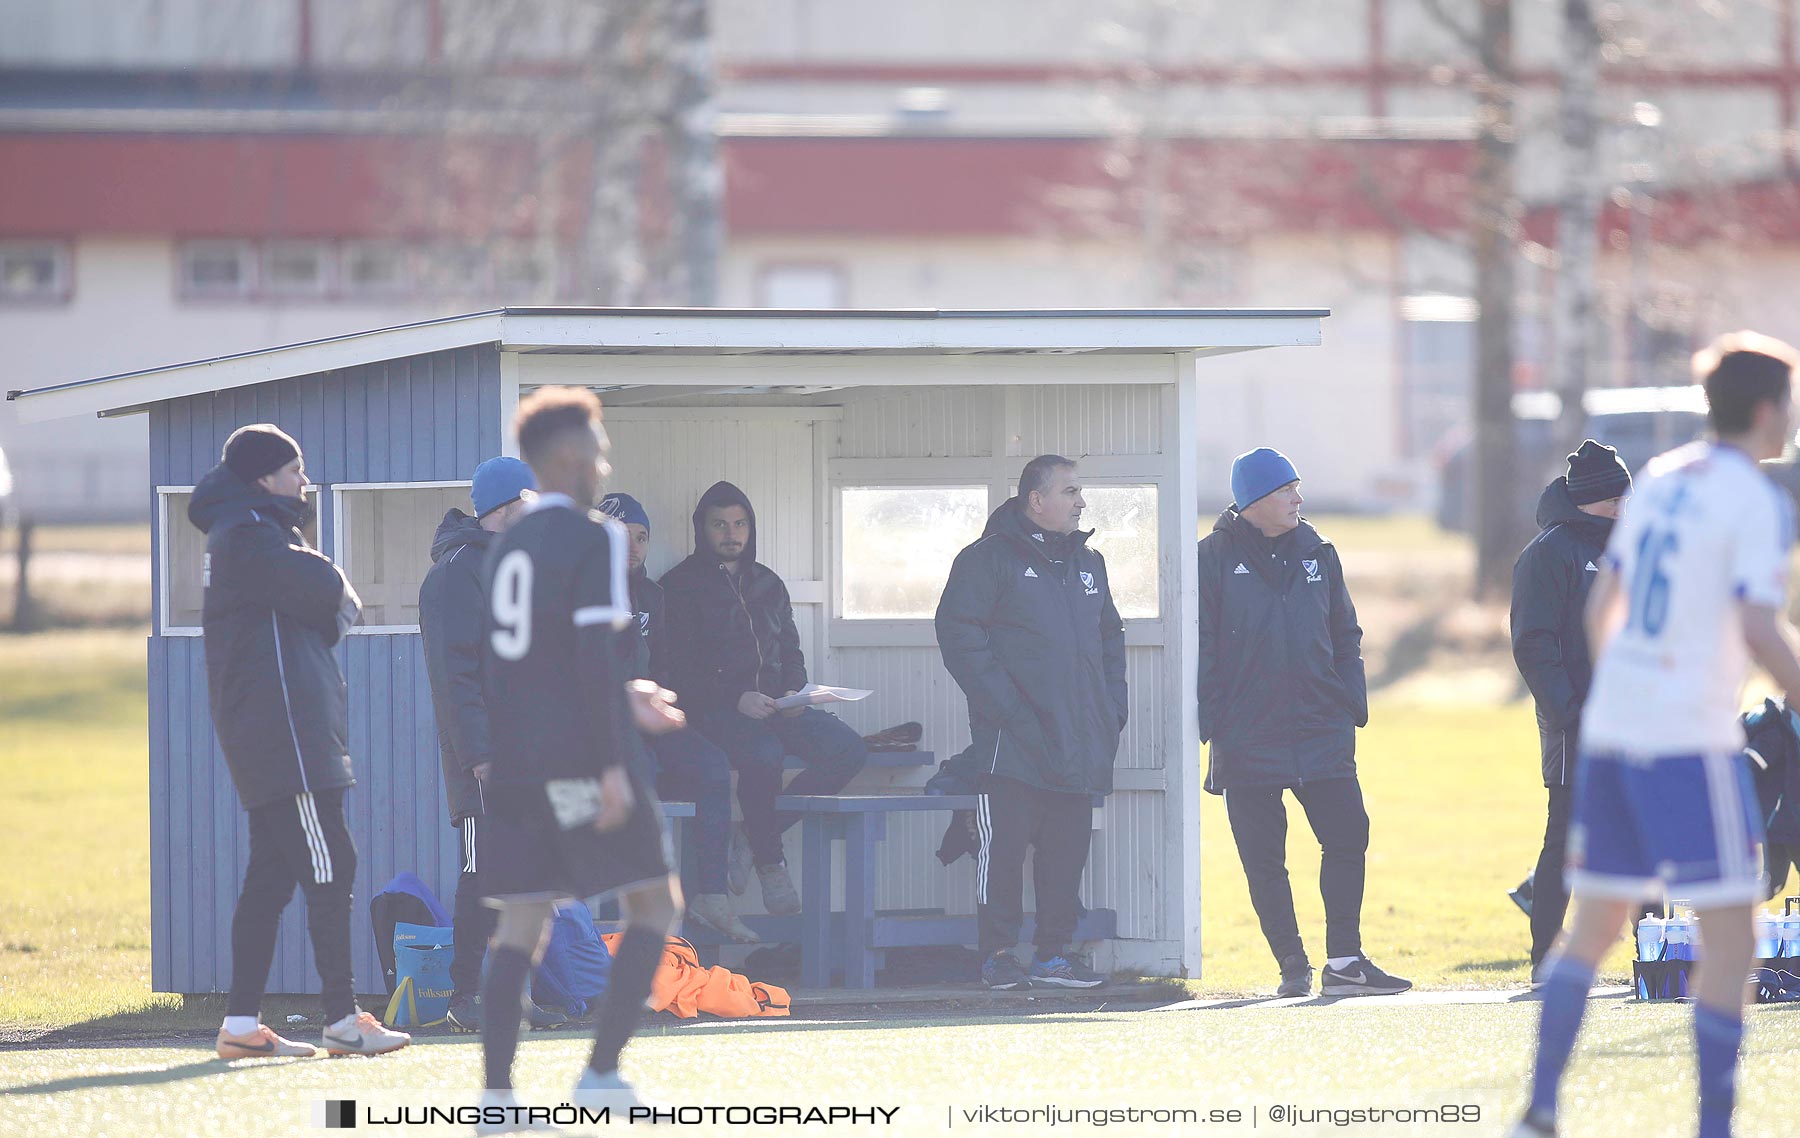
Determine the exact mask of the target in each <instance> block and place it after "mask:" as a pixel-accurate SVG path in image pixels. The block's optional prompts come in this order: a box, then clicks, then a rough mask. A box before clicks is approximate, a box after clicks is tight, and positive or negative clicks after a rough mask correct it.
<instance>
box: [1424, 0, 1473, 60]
mask: <svg viewBox="0 0 1800 1138" xmlns="http://www.w3.org/2000/svg"><path fill="white" fill-rule="evenodd" d="M1477 2H1478V3H1479V2H1483V0H1477ZM1419 7H1420V8H1423V9H1424V10H1425V14H1426V15H1427V16H1430V17H1431V20H1432V22H1433V23H1435V24H1436V25H1438V27H1440V28H1442V29H1444V30H1445V31H1446V32H1449V33H1450V35H1451V36H1452V37H1454V38H1455V39H1456V41H1457V42H1458V43H1460V44H1462V45H1463V46H1464V47H1466V48H1468V49H1469V51H1470V52H1471V53H1474V54H1476V55H1479V54H1480V53H1481V35H1480V33H1479V32H1477V31H1476V30H1475V29H1474V28H1472V27H1470V26H1469V25H1467V24H1465V23H1463V22H1462V21H1461V20H1460V19H1458V18H1457V17H1455V16H1453V15H1451V14H1450V10H1449V9H1448V8H1446V7H1445V6H1444V0H1419Z"/></svg>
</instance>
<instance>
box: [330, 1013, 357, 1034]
mask: <svg viewBox="0 0 1800 1138" xmlns="http://www.w3.org/2000/svg"><path fill="white" fill-rule="evenodd" d="M355 1026H356V1013H355V1012H351V1013H350V1014H349V1015H347V1016H345V1017H344V1018H343V1019H340V1020H338V1021H337V1022H336V1023H334V1024H332V1025H331V1028H330V1030H332V1031H336V1032H339V1033H342V1032H346V1031H349V1030H350V1029H351V1028H353V1027H355Z"/></svg>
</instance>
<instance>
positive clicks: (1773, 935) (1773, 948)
mask: <svg viewBox="0 0 1800 1138" xmlns="http://www.w3.org/2000/svg"><path fill="white" fill-rule="evenodd" d="M1780 955H1781V938H1780V932H1779V930H1778V928H1777V926H1776V924H1775V914H1773V913H1768V912H1761V913H1757V914H1756V958H1757V959H1758V960H1767V959H1769V958H1770V957H1772V956H1780Z"/></svg>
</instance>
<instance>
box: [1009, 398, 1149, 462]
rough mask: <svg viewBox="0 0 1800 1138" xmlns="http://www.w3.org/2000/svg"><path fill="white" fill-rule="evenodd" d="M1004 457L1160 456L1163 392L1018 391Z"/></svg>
mask: <svg viewBox="0 0 1800 1138" xmlns="http://www.w3.org/2000/svg"><path fill="white" fill-rule="evenodd" d="M1014 390H1015V391H1016V392H1017V399H1018V410H1017V418H1016V420H1015V421H1014V422H1012V423H1009V424H1008V442H1007V453H1008V454H1009V455H1017V456H1019V457H1021V458H1030V457H1031V456H1032V455H1037V454H1061V455H1066V456H1068V457H1069V458H1082V457H1084V456H1086V455H1099V454H1161V453H1162V447H1163V410H1162V389H1161V388H1159V387H1153V386H1150V385H1148V384H1119V385H1116V386H1111V387H1100V386H1067V387H1055V386H1043V387H1020V388H1016V389H1014Z"/></svg>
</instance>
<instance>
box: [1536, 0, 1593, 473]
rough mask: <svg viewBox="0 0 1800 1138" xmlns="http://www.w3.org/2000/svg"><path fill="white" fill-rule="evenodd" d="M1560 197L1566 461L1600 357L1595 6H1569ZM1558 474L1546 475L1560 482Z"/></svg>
mask: <svg viewBox="0 0 1800 1138" xmlns="http://www.w3.org/2000/svg"><path fill="white" fill-rule="evenodd" d="M1562 42H1563V60H1562V116H1561V127H1562V153H1563V168H1562V192H1561V195H1560V199H1559V201H1558V202H1557V215H1556V260H1557V273H1556V317H1555V324H1554V328H1555V343H1556V371H1555V376H1554V383H1555V386H1556V389H1557V391H1558V392H1559V393H1560V394H1561V396H1562V413H1561V415H1560V416H1559V417H1558V418H1557V420H1556V431H1555V439H1556V447H1555V449H1554V451H1553V452H1552V453H1553V454H1554V456H1555V465H1556V467H1560V465H1561V462H1562V456H1563V455H1566V454H1569V453H1570V452H1572V451H1574V449H1575V448H1576V447H1577V446H1579V445H1580V444H1581V440H1582V438H1583V437H1584V435H1585V434H1586V428H1587V416H1586V415H1585V414H1584V413H1583V410H1582V399H1583V396H1584V395H1585V394H1586V392H1587V389H1588V367H1589V364H1590V363H1591V362H1592V360H1593V358H1594V354H1593V344H1594V296H1595V282H1594V272H1595V261H1596V260H1597V258H1598V256H1599V235H1598V224H1599V215H1600V196H1601V194H1602V193H1603V192H1604V190H1603V187H1602V185H1601V183H1600V153H1599V151H1600V121H1599V118H1600V116H1599V100H1600V26H1599V25H1598V24H1597V23H1596V22H1595V20H1594V10H1593V6H1592V5H1591V4H1590V3H1589V0H1563V35H1562ZM1559 472H1560V470H1559V469H1552V470H1551V471H1550V472H1548V473H1547V477H1552V478H1553V477H1555V476H1556V474H1557V473H1559Z"/></svg>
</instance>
